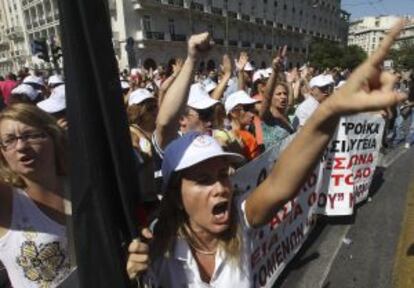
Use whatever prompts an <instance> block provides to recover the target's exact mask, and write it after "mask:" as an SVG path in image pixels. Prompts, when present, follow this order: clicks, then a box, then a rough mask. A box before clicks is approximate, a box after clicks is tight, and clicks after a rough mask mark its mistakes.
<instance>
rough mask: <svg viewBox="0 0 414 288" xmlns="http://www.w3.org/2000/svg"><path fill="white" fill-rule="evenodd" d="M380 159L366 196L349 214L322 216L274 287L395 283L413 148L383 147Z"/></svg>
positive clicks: (364, 287) (363, 287) (413, 178)
mask: <svg viewBox="0 0 414 288" xmlns="http://www.w3.org/2000/svg"><path fill="white" fill-rule="evenodd" d="M380 165H381V167H379V168H378V169H377V173H376V176H375V179H374V182H373V185H372V187H371V191H370V198H369V199H368V201H366V202H364V203H362V204H361V205H359V206H358V208H357V209H356V213H355V215H354V216H352V217H336V218H332V217H330V218H326V217H324V218H321V219H320V223H319V225H317V227H316V228H315V230H314V231H313V232H312V234H311V235H310V237H309V239H308V241H307V242H306V243H305V246H304V247H303V248H304V249H302V250H301V253H299V254H298V255H297V257H296V258H295V259H294V261H293V262H292V263H291V264H290V265H289V266H288V267H287V269H286V270H285V272H284V273H283V274H282V275H281V277H280V278H279V281H278V282H277V283H276V284H275V285H274V287H282V288H319V287H321V288H333V287H335V288H336V287H340V288H371V287H375V288H388V287H394V285H393V269H394V261H395V255H396V249H397V244H398V241H399V235H400V232H401V228H402V227H401V224H402V222H403V221H402V220H403V216H404V210H405V209H404V208H405V201H406V196H407V190H408V188H409V185H410V184H411V183H413V182H414V148H411V149H409V150H407V149H404V148H403V147H399V148H397V149H394V150H392V151H388V153H387V154H386V155H383V157H382V159H381V161H380ZM407 288H408V287H407Z"/></svg>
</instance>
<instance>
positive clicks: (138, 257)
mask: <svg viewBox="0 0 414 288" xmlns="http://www.w3.org/2000/svg"><path fill="white" fill-rule="evenodd" d="M142 236H143V237H144V238H145V239H147V240H150V239H152V233H151V231H150V230H149V229H148V228H145V229H143V230H142ZM149 264H150V258H149V247H148V244H146V243H144V242H142V241H140V240H138V239H134V240H132V242H131V244H129V247H128V260H127V265H126V269H127V273H128V276H129V279H131V280H132V279H134V278H136V277H137V276H139V275H141V274H142V273H143V272H145V271H146V270H147V269H148V266H149Z"/></svg>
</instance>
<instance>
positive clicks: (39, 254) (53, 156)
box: [0, 104, 70, 287]
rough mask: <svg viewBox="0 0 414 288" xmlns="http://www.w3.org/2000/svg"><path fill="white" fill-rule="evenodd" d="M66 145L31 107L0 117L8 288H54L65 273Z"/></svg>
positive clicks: (0, 197) (0, 252)
mask: <svg viewBox="0 0 414 288" xmlns="http://www.w3.org/2000/svg"><path fill="white" fill-rule="evenodd" d="M65 143H66V141H65V134H64V132H63V130H62V129H61V128H60V127H59V126H58V125H57V124H56V120H55V119H54V118H53V117H52V116H49V115H48V114H47V113H45V112H43V111H42V110H40V109H39V108H37V107H36V106H34V105H30V104H15V105H12V106H10V107H9V108H7V109H6V110H4V111H3V112H2V113H1V114H0V148H1V154H0V181H1V182H2V183H4V184H3V185H2V186H1V187H2V189H1V191H0V261H1V262H3V264H4V265H5V267H6V270H7V273H8V275H9V278H10V281H11V284H12V286H13V287H56V286H58V285H59V284H60V283H61V282H62V281H63V280H64V279H65V278H66V277H67V275H68V273H69V272H70V265H69V264H70V263H69V257H68V243H67V239H66V228H65V220H66V215H65V209H64V197H63V181H62V179H63V177H64V176H65V174H66V171H65V153H64V151H65V149H64V148H65V147H64V146H65ZM6 185H7V186H6Z"/></svg>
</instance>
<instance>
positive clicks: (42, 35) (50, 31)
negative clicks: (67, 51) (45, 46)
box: [0, 0, 59, 75]
mask: <svg viewBox="0 0 414 288" xmlns="http://www.w3.org/2000/svg"><path fill="white" fill-rule="evenodd" d="M34 39H46V41H47V42H48V43H50V41H51V40H52V39H55V40H56V41H58V40H59V11H58V8H57V0H0V75H4V74H5V73H7V72H10V71H13V72H17V71H18V70H20V69H22V68H24V67H31V68H49V67H50V64H49V63H45V62H43V61H41V60H39V59H37V58H36V57H33V56H32V51H31V43H32V41H33V40H34Z"/></svg>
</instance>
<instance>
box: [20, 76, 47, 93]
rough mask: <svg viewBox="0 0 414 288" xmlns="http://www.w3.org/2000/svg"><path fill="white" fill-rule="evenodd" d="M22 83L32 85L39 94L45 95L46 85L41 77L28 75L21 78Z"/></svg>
mask: <svg viewBox="0 0 414 288" xmlns="http://www.w3.org/2000/svg"><path fill="white" fill-rule="evenodd" d="M23 84H27V85H30V86H32V87H33V88H34V89H35V90H37V91H38V92H39V96H41V97H44V96H45V92H46V86H45V82H44V81H43V78H42V77H40V76H33V75H29V76H27V77H26V78H24V79H23Z"/></svg>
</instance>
